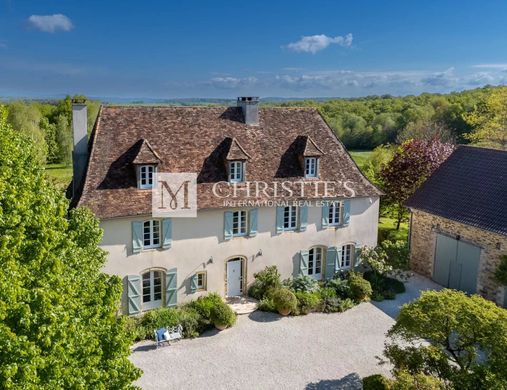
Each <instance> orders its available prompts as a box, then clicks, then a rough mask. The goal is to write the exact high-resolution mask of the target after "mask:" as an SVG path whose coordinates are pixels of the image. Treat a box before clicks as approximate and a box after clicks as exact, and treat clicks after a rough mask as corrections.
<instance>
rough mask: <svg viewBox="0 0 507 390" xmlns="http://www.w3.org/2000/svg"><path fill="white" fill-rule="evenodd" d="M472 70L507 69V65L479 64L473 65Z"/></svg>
mask: <svg viewBox="0 0 507 390" xmlns="http://www.w3.org/2000/svg"><path fill="white" fill-rule="evenodd" d="M472 68H478V69H502V70H503V69H507V64H477V65H473V66H472Z"/></svg>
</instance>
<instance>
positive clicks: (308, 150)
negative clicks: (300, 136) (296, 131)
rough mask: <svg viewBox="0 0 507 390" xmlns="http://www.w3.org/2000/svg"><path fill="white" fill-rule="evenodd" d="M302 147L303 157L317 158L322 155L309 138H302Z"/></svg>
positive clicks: (320, 150)
mask: <svg viewBox="0 0 507 390" xmlns="http://www.w3.org/2000/svg"><path fill="white" fill-rule="evenodd" d="M304 146H305V147H304V150H303V156H305V157H319V156H322V155H323V154H324V152H323V151H322V149H321V148H319V147H318V146H317V144H316V143H315V142H314V141H313V139H312V138H311V137H310V136H307V137H304Z"/></svg>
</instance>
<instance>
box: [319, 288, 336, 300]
mask: <svg viewBox="0 0 507 390" xmlns="http://www.w3.org/2000/svg"><path fill="white" fill-rule="evenodd" d="M319 295H320V298H321V299H328V298H335V297H336V291H335V289H334V288H331V287H324V288H321V289H320V290H319Z"/></svg>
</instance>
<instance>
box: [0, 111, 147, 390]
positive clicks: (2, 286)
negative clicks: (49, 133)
mask: <svg viewBox="0 0 507 390" xmlns="http://www.w3.org/2000/svg"><path fill="white" fill-rule="evenodd" d="M35 156H36V149H35V147H34V144H33V142H32V141H31V140H30V138H29V137H28V136H26V135H25V134H22V133H20V132H19V131H14V130H13V129H12V128H11V126H9V125H8V124H7V112H6V109H5V107H3V106H0V268H1V269H2V272H1V273H0V387H1V388H4V389H10V388H22V389H40V388H47V389H58V388H62V389H64V388H65V389H68V388H82V389H88V388H98V389H101V388H102V389H103V388H129V387H130V386H131V383H132V381H133V380H135V379H136V378H137V377H138V376H139V370H138V369H136V368H135V367H134V366H133V365H132V363H131V362H130V361H129V360H128V355H129V353H130V351H129V346H130V341H131V340H130V336H129V335H128V334H127V333H126V332H125V330H124V323H123V321H124V320H123V319H122V318H119V317H117V316H116V312H117V310H118V305H119V299H120V295H121V290H122V286H121V281H120V279H119V278H118V277H115V276H107V275H105V274H104V273H102V272H101V268H102V266H103V265H104V262H105V259H106V254H105V252H104V251H103V250H101V249H100V248H99V247H98V243H99V241H100V239H101V234H102V233H101V230H100V228H99V223H98V221H97V219H95V217H94V216H93V215H92V214H91V213H90V212H89V211H87V210H84V209H74V210H72V211H70V213H69V212H68V201H67V200H66V199H65V198H64V195H63V194H62V193H61V192H60V191H58V190H56V189H55V188H53V186H52V185H51V184H50V183H48V182H47V181H46V179H45V177H44V172H43V169H42V167H41V166H40V165H39V164H37V163H36V162H35V161H36V160H35Z"/></svg>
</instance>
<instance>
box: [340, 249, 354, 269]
mask: <svg viewBox="0 0 507 390" xmlns="http://www.w3.org/2000/svg"><path fill="white" fill-rule="evenodd" d="M353 255H354V245H352V244H347V245H343V246H342V253H341V258H340V268H342V269H348V268H350V266H351V264H352V258H353Z"/></svg>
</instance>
